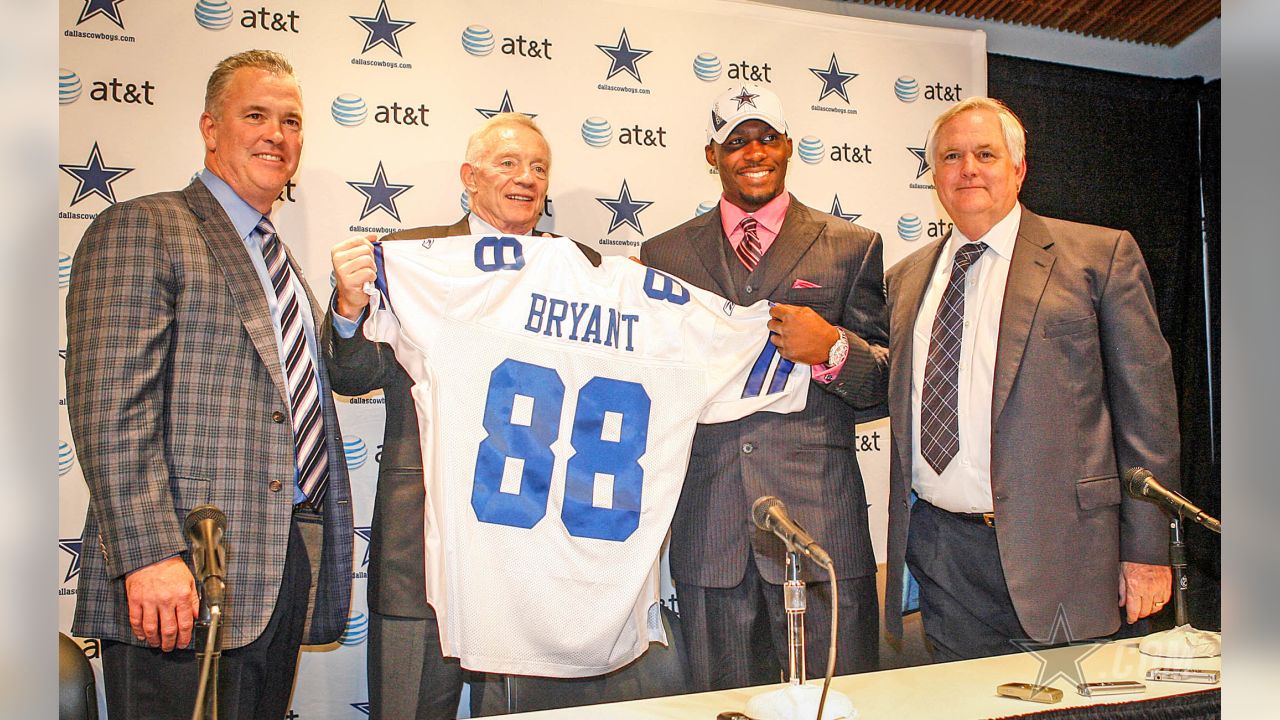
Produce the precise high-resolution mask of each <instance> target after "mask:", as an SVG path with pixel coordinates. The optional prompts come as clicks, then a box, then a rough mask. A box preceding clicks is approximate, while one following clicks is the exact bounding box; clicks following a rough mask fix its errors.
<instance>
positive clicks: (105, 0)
mask: <svg viewBox="0 0 1280 720" xmlns="http://www.w3.org/2000/svg"><path fill="white" fill-rule="evenodd" d="M122 2H124V0H84V9H83V10H81V11H80V19H79V20H77V21H76V24H77V25H79V24H80V23H82V22H84V21H85V20H88V19H89V18H91V17H93V16H94V15H105V16H106V18H107V19H108V20H110V21H111V22H113V23H115V24H116V25H117V26H119V27H120V29H121V30H123V29H124V20H123V19H122V18H121V17H120V3H122Z"/></svg>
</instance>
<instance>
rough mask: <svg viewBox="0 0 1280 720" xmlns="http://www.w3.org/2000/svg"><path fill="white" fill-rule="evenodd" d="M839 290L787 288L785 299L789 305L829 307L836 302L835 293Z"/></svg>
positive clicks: (833, 288)
mask: <svg viewBox="0 0 1280 720" xmlns="http://www.w3.org/2000/svg"><path fill="white" fill-rule="evenodd" d="M839 291H840V288H835V287H816V288H795V287H793V288H788V289H787V294H786V299H787V303H788V304H790V305H805V306H809V305H830V304H831V303H833V302H835V300H836V293H838V292H839Z"/></svg>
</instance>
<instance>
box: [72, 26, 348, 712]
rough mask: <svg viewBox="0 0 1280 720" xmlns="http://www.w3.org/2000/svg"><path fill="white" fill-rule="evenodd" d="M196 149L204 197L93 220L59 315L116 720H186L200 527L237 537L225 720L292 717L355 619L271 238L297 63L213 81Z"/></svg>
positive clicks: (325, 418) (249, 62)
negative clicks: (305, 670)
mask: <svg viewBox="0 0 1280 720" xmlns="http://www.w3.org/2000/svg"><path fill="white" fill-rule="evenodd" d="M200 128H201V134H202V135H203V138H204V142H205V169H204V170H203V171H202V172H201V174H200V176H199V177H198V178H197V179H195V180H193V181H192V183H191V184H190V185H188V186H187V188H186V189H184V190H181V191H178V192H166V193H158V194H155V195H149V196H146V197H142V198H137V199H135V200H130V201H128V202H123V203H120V204H117V205H114V206H112V207H111V208H109V209H107V210H106V211H105V212H103V213H102V214H101V215H100V216H99V217H98V218H97V220H95V221H94V222H93V224H92V225H90V226H89V229H88V231H87V232H86V233H85V236H84V238H83V239H82V240H81V243H80V247H79V249H78V251H77V252H76V258H75V271H74V273H73V276H72V280H71V289H70V292H69V294H68V296H67V337H68V348H67V366H66V367H67V404H68V412H69V415H70V420H71V429H72V433H73V434H74V437H75V441H76V444H77V446H78V448H79V454H80V462H81V467H82V468H83V470H84V476H85V481H86V482H87V483H88V486H89V492H90V503H89V504H90V507H89V513H88V516H87V518H86V520H85V528H84V535H83V540H84V547H85V548H86V550H85V552H84V555H83V558H82V563H83V564H82V567H81V572H80V583H79V589H78V592H77V604H76V614H75V620H74V624H73V627H72V631H73V632H74V633H75V634H76V635H80V636H88V637H98V638H101V639H102V648H103V649H102V658H103V669H104V680H105V685H106V697H107V707H108V710H109V712H110V715H111V717H113V718H135V717H137V718H141V717H146V718H168V717H173V718H179V717H188V716H190V714H191V708H192V704H193V702H194V699H195V690H196V680H197V676H198V667H197V663H196V654H195V651H194V650H193V649H192V641H193V639H194V638H193V617H194V616H195V615H196V613H197V611H198V608H199V598H198V596H197V591H196V584H195V581H194V579H193V575H192V571H191V564H190V553H189V552H188V549H187V542H186V540H185V539H184V535H183V530H182V526H183V520H184V517H185V516H186V514H187V513H188V512H189V511H190V510H191V509H192V508H194V507H197V506H199V505H202V504H206V503H211V504H213V505H216V506H218V507H219V508H221V509H222V510H223V511H225V513H226V516H227V528H226V533H225V535H224V540H223V542H224V544H225V547H226V548H227V571H226V578H225V579H226V600H225V602H224V603H223V605H222V607H223V610H224V614H225V619H226V623H225V626H224V629H223V636H222V637H223V641H222V647H223V650H224V652H223V655H222V662H221V682H220V684H219V686H218V690H219V698H218V700H219V711H220V712H219V716H220V717H221V718H223V719H224V720H225V719H226V718H258V717H276V718H279V717H283V716H284V714H285V713H286V712H287V711H288V704H289V696H290V694H291V691H292V687H293V676H294V671H295V668H296V664H297V656H298V646H299V644H300V643H303V642H305V643H308V644H311V643H327V642H332V641H334V640H335V639H336V638H337V637H338V635H339V633H340V632H341V630H342V628H343V626H344V624H345V620H346V617H347V612H348V604H349V599H350V586H351V552H352V540H353V539H352V522H351V504H350V488H349V485H348V482H347V471H346V464H345V461H344V458H343V453H342V442H341V432H340V430H339V427H338V421H337V416H336V415H335V413H334V407H333V399H332V395H331V394H330V392H329V380H328V376H327V374H326V372H325V369H324V365H323V364H322V363H321V362H320V360H319V357H318V352H317V347H318V346H317V345H316V341H315V327H316V326H317V325H318V324H319V316H318V315H317V313H316V304H315V300H314V298H313V297H312V296H311V291H310V289H309V288H307V286H306V283H305V281H304V280H303V279H302V275H301V271H300V269H299V268H298V266H297V265H296V264H295V263H294V262H293V260H292V258H290V257H288V253H287V250H285V249H284V248H283V247H281V246H280V244H279V243H278V242H275V243H273V239H274V238H275V235H274V229H273V228H271V226H270V222H269V220H268V219H267V216H268V215H269V214H270V212H271V209H272V204H273V202H274V201H275V200H276V198H277V196H278V194H279V193H280V191H281V189H282V188H283V187H284V184H285V182H286V181H288V180H289V178H291V177H292V176H293V174H294V172H295V171H296V169H297V165H298V159H299V156H300V154H301V149H302V100H301V95H300V93H299V90H298V83H297V80H296V79H295V78H294V76H293V69H292V68H291V67H290V66H289V63H288V61H287V60H285V59H284V58H283V57H281V56H279V55H277V54H275V53H270V52H264V51H249V52H244V53H240V54H238V55H235V56H232V57H230V58H227V59H226V60H223V61H222V62H221V63H219V65H218V67H217V69H215V71H214V73H213V75H212V76H211V77H210V79H209V85H208V90H207V94H206V98H205V112H204V114H203V115H202V116H201V118H200ZM273 244H274V246H275V247H274V248H273V247H272V245H273ZM272 250H274V252H272ZM264 252H265V253H266V257H265V258H264ZM281 253H283V254H284V261H283V262H280V258H281ZM272 258H275V259H276V263H275V265H274V272H273V273H268V271H267V267H268V266H269V265H270V264H271V260H272ZM299 308H301V312H285V311H284V310H285V309H288V310H298V309H299ZM282 327H283V328H284V329H285V330H284V331H283V332H282ZM289 330H293V331H294V332H289ZM299 331H300V333H301V336H302V337H304V338H305V340H299V337H300V334H299ZM285 348H293V349H295V352H294V353H292V354H291V353H289V352H287V351H286V350H285ZM303 348H305V349H306V350H307V351H309V352H305V353H304V352H300V351H301V350H302V349H303ZM305 355H309V356H310V361H311V364H310V365H308V364H306V358H305ZM286 358H287V359H286ZM300 368H301V370H300ZM287 378H288V379H287ZM294 378H300V379H299V380H296V381H294V380H293V379H294ZM291 381H293V382H291ZM299 383H301V385H299ZM291 384H292V385H293V386H294V387H305V388H306V389H307V391H306V392H300V393H299V392H294V393H291V392H290V391H289V389H288V388H289V386H290V385H291ZM304 396H305V397H304ZM308 411H309V412H308ZM317 412H318V416H319V419H320V422H319V423H316V421H315V418H316V416H317ZM300 427H308V428H311V429H312V430H311V432H310V433H309V434H307V435H306V440H305V443H304V441H303V440H302V439H296V438H295V434H296V432H295V431H297V429H298V428H300ZM316 428H318V431H317V430H315V429H316ZM317 432H318V435H317V434H316V433H317ZM300 448H310V451H308V452H307V453H306V454H305V457H307V458H309V460H308V462H307V463H306V464H305V465H304V463H303V462H302V461H301V460H300V459H299V458H301V457H303V456H304V453H303V451H302V450H300ZM325 465H327V470H326V469H325V467H324V466H325ZM317 467H319V468H320V469H319V471H318V474H313V470H314V469H315V468H317ZM300 468H305V470H304V469H300ZM299 477H302V478H306V479H311V478H319V482H318V483H317V484H310V483H303V484H302V486H300V485H299V483H298V482H297V478H299ZM302 487H306V488H307V490H306V491H304V490H303V489H302Z"/></svg>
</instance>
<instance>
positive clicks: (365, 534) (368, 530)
mask: <svg viewBox="0 0 1280 720" xmlns="http://www.w3.org/2000/svg"><path fill="white" fill-rule="evenodd" d="M353 529H354V530H355V532H356V537H358V538H361V539H362V540H364V541H365V546H364V562H362V563H360V567H364V566H365V565H368V564H369V549H370V548H369V545H370V544H372V543H373V526H371V525H362V526H358V527H356V528H353Z"/></svg>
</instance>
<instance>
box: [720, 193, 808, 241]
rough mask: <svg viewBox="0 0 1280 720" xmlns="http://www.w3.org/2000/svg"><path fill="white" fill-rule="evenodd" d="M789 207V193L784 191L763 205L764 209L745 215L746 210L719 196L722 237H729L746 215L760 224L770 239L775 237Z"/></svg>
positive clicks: (780, 228) (779, 230)
mask: <svg viewBox="0 0 1280 720" xmlns="http://www.w3.org/2000/svg"><path fill="white" fill-rule="evenodd" d="M790 207H791V193H789V192H787V191H786V190H785V189H784V190H783V191H782V192H780V193H778V196H777V197H775V198H774V199H772V200H770V201H769V202H767V203H765V204H764V207H762V208H760V209H759V210H757V211H755V212H753V213H747V211H746V210H743V209H742V208H740V207H738V206H737V205H734V204H733V203H731V202H729V201H728V200H727V199H725V197H724V196H723V195H721V196H720V225H721V227H723V228H724V236H725V237H730V236H731V235H733V231H734V230H736V229H737V227H738V225H739V224H740V223H741V222H742V218H744V217H746V216H747V215H748V214H750V215H751V217H753V218H755V219H756V222H758V223H760V226H761V227H762V228H763V229H764V230H765V231H766V232H767V233H768V234H769V236H770V239H772V238H774V237H777V235H778V233H779V232H781V231H782V221H783V220H785V219H786V217H787V209H788V208H790Z"/></svg>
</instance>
